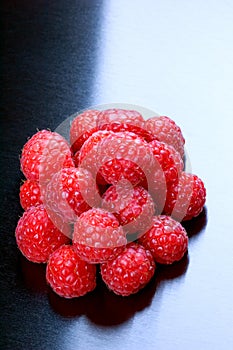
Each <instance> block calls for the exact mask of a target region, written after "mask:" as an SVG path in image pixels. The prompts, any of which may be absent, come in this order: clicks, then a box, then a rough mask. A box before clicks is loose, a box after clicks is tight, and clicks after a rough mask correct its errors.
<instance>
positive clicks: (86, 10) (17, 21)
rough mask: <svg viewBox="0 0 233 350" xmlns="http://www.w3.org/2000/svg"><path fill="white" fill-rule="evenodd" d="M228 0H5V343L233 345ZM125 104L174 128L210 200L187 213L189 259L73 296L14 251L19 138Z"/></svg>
mask: <svg viewBox="0 0 233 350" xmlns="http://www.w3.org/2000/svg"><path fill="white" fill-rule="evenodd" d="M232 23H233V4H232V2H230V1H226V0H225V1H224V0H223V1H220V0H219V1H206V2H203V1H201V0H198V1H193V2H187V1H181V0H178V1H176V2H173V1H168V0H165V1H162V0H161V1H152V0H151V1H145V2H143V4H140V2H139V1H135V2H133V1H123V0H120V1H115V2H113V1H105V2H104V1H90V0H89V1H84V0H83V1H71V0H69V1H64V0H56V1H53V0H52V1H42V0H40V1H7V2H5V4H4V16H3V29H4V39H3V42H2V44H3V51H2V52H3V59H2V60H3V65H2V67H3V69H2V74H3V79H2V81H3V82H2V84H1V85H2V86H1V87H2V90H3V91H2V94H1V96H2V104H1V110H2V118H1V163H2V164H1V170H2V171H1V175H2V179H1V216H2V217H1V230H0V232H1V293H0V299H1V332H2V335H1V337H0V344H1V348H2V349H12V350H17V349H28V350H47V349H49V350H53V349H56V350H59V349H62V350H73V349H87V350H93V349H100V348H101V349H125V350H127V349H133V348H134V349H145V350H150V349H162V350H163V349H165V350H170V349H172V350H173V349H176V348H177V349H198V348H199V349H212V350H213V349H216V350H217V349H232V348H233V339H232V328H233V316H232V315H233V306H232V293H233V288H232V271H233V264H232V256H233V253H232V246H233V234H232V229H233V227H232V126H233V123H232V116H233V104H232V101H233V66H232V62H233V48H232V34H233V25H232ZM110 102H128V103H134V104H138V105H142V106H145V107H148V108H150V109H153V110H155V111H157V112H160V113H162V114H165V115H166V114H167V115H170V116H171V117H173V118H174V119H175V120H176V122H177V123H178V124H179V125H180V126H181V127H182V129H183V132H184V135H185V137H186V139H187V149H188V152H189V156H190V158H191V163H192V168H193V172H194V173H197V174H198V175H199V176H200V177H202V178H203V180H204V181H205V183H206V187H207V195H208V197H207V205H206V209H205V211H204V212H203V214H201V216H200V217H199V218H197V219H195V220H193V221H192V222H190V223H188V224H186V227H187V230H188V233H189V234H190V245H189V254H188V257H185V258H184V259H183V260H182V261H181V262H180V263H178V264H176V265H174V266H171V267H166V268H163V269H159V270H158V271H157V274H156V276H155V278H154V279H153V280H152V281H151V283H150V284H149V285H148V286H147V287H146V289H145V290H143V291H142V292H140V293H139V294H138V295H135V296H132V297H129V298H121V297H117V296H115V295H114V294H112V293H110V292H108V291H107V289H106V288H105V286H104V285H103V284H102V283H101V282H100V283H99V286H98V288H97V290H96V291H95V292H94V293H92V294H90V295H88V296H86V297H83V298H81V299H78V300H70V301H67V300H63V299H61V298H59V297H58V296H56V295H55V294H54V293H53V292H52V291H51V290H50V289H49V288H48V287H47V286H46V282H45V278H44V270H45V268H44V266H40V265H34V264H32V263H29V262H28V261H26V259H24V258H23V257H22V256H21V254H20V253H19V251H18V250H17V247H16V243H15V238H14V230H15V226H16V223H17V220H18V217H19V216H20V215H21V214H22V209H21V208H20V205H19V199H18V189H19V185H20V181H21V179H22V174H21V173H20V170H19V161H18V158H19V154H20V150H21V148H22V146H23V144H24V143H25V141H26V140H27V137H28V136H30V135H32V134H33V133H34V132H35V131H36V129H37V128H38V129H42V128H50V129H52V130H53V129H55V128H56V127H57V126H58V125H59V124H60V123H61V122H62V121H63V120H64V119H65V118H66V117H68V116H69V115H71V114H73V113H74V112H76V111H78V110H80V109H81V108H86V107H88V106H90V105H93V104H97V103H110Z"/></svg>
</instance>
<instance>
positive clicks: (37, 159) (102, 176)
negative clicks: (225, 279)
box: [15, 109, 206, 298]
mask: <svg viewBox="0 0 233 350" xmlns="http://www.w3.org/2000/svg"><path fill="white" fill-rule="evenodd" d="M184 143H185V140H184V137H183V135H182V132H181V130H180V128H179V127H178V126H177V125H176V123H175V122H174V121H173V120H171V119H170V118H168V117H165V116H160V117H152V118H150V119H147V120H144V119H143V116H142V115H141V114H140V113H139V112H137V111H135V110H124V109H107V110H103V111H99V110H86V111H85V112H83V113H81V114H79V115H77V116H76V117H75V118H74V119H73V121H72V123H71V126H70V142H67V140H65V138H63V137H62V136H61V135H60V134H58V133H56V132H51V131H48V130H41V131H38V132H37V133H36V134H35V135H33V136H32V137H31V138H30V139H29V140H28V141H27V143H26V144H25V145H24V147H23V150H22V155H21V158H20V165H21V170H22V172H23V174H24V176H25V177H26V180H25V181H24V183H23V184H22V186H21V187H20V203H21V206H22V208H23V209H24V210H25V212H24V214H23V216H22V217H21V218H20V219H19V221H18V224H17V228H16V233H15V235H16V241H17V245H18V247H19V249H20V251H21V252H22V254H23V255H24V256H25V257H26V258H27V259H28V260H30V261H32V262H35V263H47V267H46V279H47V282H48V284H49V285H50V286H51V287H52V289H53V290H54V291H55V292H56V293H57V294H58V295H60V296H62V297H65V298H73V297H79V296H82V295H84V294H86V293H88V292H91V291H93V290H94V289H95V287H96V271H100V274H101V276H102V279H103V281H104V282H105V283H106V285H107V287H108V288H109V289H110V290H111V291H113V292H114V293H116V294H119V295H122V296H128V295H130V294H133V293H136V292H138V291H139V290H140V289H142V288H143V287H144V286H145V285H146V284H147V283H148V282H149V281H150V280H151V278H152V276H153V275H154V272H155V269H156V264H172V263H174V262H176V261H179V260H180V259H182V257H183V256H184V255H185V253H186V252H187V249H188V236H187V233H186V231H185V229H184V228H183V226H182V225H181V221H185V220H190V219H192V218H193V217H196V216H198V215H199V214H200V213H201V211H202V209H203V206H204V204H205V199H206V190H205V187H204V184H203V182H202V180H201V179H200V178H199V177H197V176H196V175H193V174H189V173H186V172H185V171H184V162H183V159H184ZM98 266H99V267H98Z"/></svg>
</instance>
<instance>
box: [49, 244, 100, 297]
mask: <svg viewBox="0 0 233 350" xmlns="http://www.w3.org/2000/svg"><path fill="white" fill-rule="evenodd" d="M46 279H47V281H48V283H49V284H50V286H51V287H52V289H53V290H54V292H55V293H57V294H58V295H60V296H61V297H64V298H75V297H80V296H82V295H84V294H86V293H88V292H91V291H92V290H94V289H95V287H96V266H95V265H91V264H88V263H87V262H85V261H83V260H81V259H80V258H79V256H78V255H77V253H76V252H75V250H74V249H73V247H72V246H71V245H63V246H61V247H59V248H58V249H57V250H56V251H55V252H54V253H53V254H52V255H50V257H49V261H48V265H47V269H46Z"/></svg>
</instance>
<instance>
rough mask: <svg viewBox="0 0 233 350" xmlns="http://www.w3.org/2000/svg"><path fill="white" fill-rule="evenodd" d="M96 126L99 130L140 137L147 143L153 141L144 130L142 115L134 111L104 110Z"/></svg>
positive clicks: (151, 136) (152, 137)
mask: <svg viewBox="0 0 233 350" xmlns="http://www.w3.org/2000/svg"><path fill="white" fill-rule="evenodd" d="M96 124H97V126H98V128H99V129H101V130H109V131H114V132H120V131H128V132H133V133H135V134H136V135H138V136H140V137H142V138H143V139H145V140H146V141H147V142H151V141H152V140H154V136H153V135H152V134H151V133H150V132H148V131H147V130H145V128H144V119H143V117H142V115H141V114H140V113H139V112H137V111H134V110H127V109H116V108H114V109H106V110H105V111H102V112H101V113H99V115H98V118H97V122H96Z"/></svg>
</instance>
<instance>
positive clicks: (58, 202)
mask: <svg viewBox="0 0 233 350" xmlns="http://www.w3.org/2000/svg"><path fill="white" fill-rule="evenodd" d="M43 201H44V205H45V207H46V210H47V212H48V213H49V215H50V218H51V219H52V221H53V222H56V220H55V219H56V217H57V216H58V217H60V218H61V220H63V222H74V221H76V219H77V216H79V215H80V214H82V213H83V212H85V211H87V210H89V209H90V208H91V207H92V206H97V205H98V204H99V202H100V196H99V194H98V190H97V186H96V184H95V181H94V179H93V177H92V175H91V173H90V172H89V171H88V170H86V169H82V168H74V167H73V168H64V169H62V170H61V171H60V172H58V173H56V174H55V175H54V176H53V177H52V179H51V181H50V182H49V183H48V185H47V187H46V192H45V195H44V198H43Z"/></svg>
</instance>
